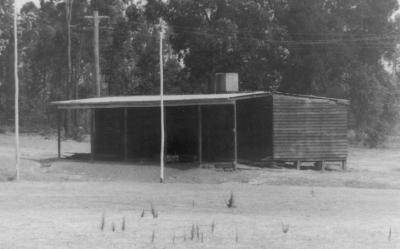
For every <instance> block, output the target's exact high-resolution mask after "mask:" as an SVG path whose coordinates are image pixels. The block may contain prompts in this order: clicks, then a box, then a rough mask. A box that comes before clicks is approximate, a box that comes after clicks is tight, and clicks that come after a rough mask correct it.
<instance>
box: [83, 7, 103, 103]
mask: <svg viewBox="0 0 400 249" xmlns="http://www.w3.org/2000/svg"><path fill="white" fill-rule="evenodd" d="M85 18H88V19H93V54H94V77H95V82H96V96H97V97H100V96H101V80H100V79H101V71H100V48H99V26H100V20H101V19H106V18H108V16H99V12H98V11H97V10H95V11H93V16H85Z"/></svg>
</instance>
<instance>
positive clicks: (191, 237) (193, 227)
mask: <svg viewBox="0 0 400 249" xmlns="http://www.w3.org/2000/svg"><path fill="white" fill-rule="evenodd" d="M195 230H196V227H195V226H194V224H192V229H191V230H190V240H194V234H195V232H196V231H195Z"/></svg>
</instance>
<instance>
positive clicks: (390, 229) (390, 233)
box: [388, 227, 392, 241]
mask: <svg viewBox="0 0 400 249" xmlns="http://www.w3.org/2000/svg"><path fill="white" fill-rule="evenodd" d="M391 239H392V227H389V235H388V241H390V240H391Z"/></svg>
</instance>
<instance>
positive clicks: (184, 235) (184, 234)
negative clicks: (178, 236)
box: [183, 232, 186, 241]
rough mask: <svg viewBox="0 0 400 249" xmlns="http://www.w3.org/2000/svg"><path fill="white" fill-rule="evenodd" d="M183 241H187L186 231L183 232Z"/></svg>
mask: <svg viewBox="0 0 400 249" xmlns="http://www.w3.org/2000/svg"><path fill="white" fill-rule="evenodd" d="M183 241H186V232H184V233H183Z"/></svg>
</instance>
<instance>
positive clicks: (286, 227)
mask: <svg viewBox="0 0 400 249" xmlns="http://www.w3.org/2000/svg"><path fill="white" fill-rule="evenodd" d="M282 232H283V233H285V234H286V233H288V232H289V224H285V223H283V222H282Z"/></svg>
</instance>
